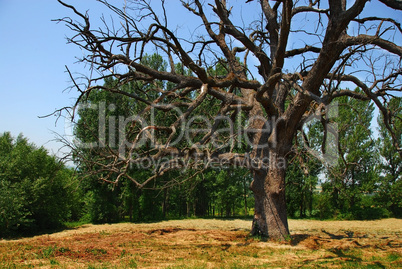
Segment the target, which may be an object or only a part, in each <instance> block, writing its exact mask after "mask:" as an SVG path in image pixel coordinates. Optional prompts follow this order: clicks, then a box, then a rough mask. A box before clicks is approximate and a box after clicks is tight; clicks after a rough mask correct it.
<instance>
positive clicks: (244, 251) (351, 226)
mask: <svg viewBox="0 0 402 269" xmlns="http://www.w3.org/2000/svg"><path fill="white" fill-rule="evenodd" d="M250 225H251V222H250V221H246V220H213V219H211V220H209V219H208V220H205V219H193V220H179V221H164V222H158V223H152V224H131V223H130V224H129V223H120V224H113V225H84V226H82V227H79V228H77V229H71V230H66V231H63V232H60V233H55V234H49V235H41V236H36V237H33V238H24V239H20V240H12V241H6V240H3V241H0V268H33V267H35V268H37V267H39V268H294V267H307V268H317V267H321V268H342V267H345V268H356V267H357V268H362V267H363V268H389V267H395V268H401V267H402V261H401V260H402V259H401V257H402V248H401V246H402V240H401V232H402V220H398V219H386V220H378V221H312V220H290V221H289V225H290V227H291V234H292V240H291V241H289V242H283V243H275V242H270V241H263V240H261V239H258V238H251V237H249V236H248V230H249V228H250Z"/></svg>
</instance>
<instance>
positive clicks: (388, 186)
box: [376, 97, 402, 217]
mask: <svg viewBox="0 0 402 269" xmlns="http://www.w3.org/2000/svg"><path fill="white" fill-rule="evenodd" d="M389 109H390V110H391V111H392V113H393V114H394V116H395V118H394V120H393V122H392V123H393V124H392V126H390V127H391V128H392V129H393V131H394V133H395V138H396V139H397V143H398V144H399V146H400V145H402V98H400V97H399V98H398V97H394V98H392V99H391V100H390V102H389ZM378 125H379V127H380V128H379V138H378V140H377V145H378V148H379V153H380V155H381V160H382V162H381V163H380V165H379V169H378V170H379V171H378V173H379V174H380V179H379V184H378V195H377V197H376V202H377V203H379V204H380V205H381V206H382V207H384V208H386V209H388V210H389V211H390V212H392V215H393V216H395V217H402V159H401V155H400V154H399V153H398V152H397V151H396V149H395V147H394V146H393V142H392V138H391V136H390V134H389V132H388V130H387V128H386V126H385V124H384V120H383V117H382V116H381V117H380V118H379V119H378Z"/></svg>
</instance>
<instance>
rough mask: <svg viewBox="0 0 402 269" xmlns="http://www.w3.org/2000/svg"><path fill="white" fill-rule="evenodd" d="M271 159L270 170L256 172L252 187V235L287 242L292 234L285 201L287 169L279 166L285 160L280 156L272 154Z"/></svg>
mask: <svg viewBox="0 0 402 269" xmlns="http://www.w3.org/2000/svg"><path fill="white" fill-rule="evenodd" d="M271 158H273V159H271ZM270 159H271V161H270V167H269V168H268V169H266V170H264V169H260V170H255V171H254V180H253V182H252V183H251V187H250V188H251V190H252V191H253V192H254V198H255V210H254V218H253V224H252V229H251V234H252V235H258V236H263V237H268V238H270V239H274V240H287V239H288V238H289V235H290V234H289V227H288V220H287V210H286V199H285V167H281V165H279V164H280V163H283V162H284V159H279V157H278V154H275V153H272V152H271V153H270ZM283 166H284V165H283Z"/></svg>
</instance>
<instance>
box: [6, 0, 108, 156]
mask: <svg viewBox="0 0 402 269" xmlns="http://www.w3.org/2000/svg"><path fill="white" fill-rule="evenodd" d="M68 3H72V4H74V5H78V7H80V9H79V10H82V11H84V12H85V11H86V10H88V9H90V12H91V13H95V14H98V13H99V12H102V11H101V10H99V9H100V8H102V5H99V4H96V3H95V1H79V0H69V1H68ZM67 15H72V13H71V12H70V10H68V9H66V8H65V7H63V6H61V5H60V4H59V3H58V2H57V1H56V0H35V1H33V0H18V1H15V0H0V34H1V41H0V58H1V60H0V133H3V132H5V131H10V132H11V134H12V135H13V136H17V135H18V134H20V133H22V134H23V135H24V136H26V137H27V138H28V139H29V141H31V142H33V143H35V144H36V145H38V146H42V145H43V146H45V147H46V148H47V149H49V151H50V152H51V153H56V152H57V150H58V148H59V147H60V144H57V143H56V142H54V141H51V140H53V139H54V138H55V135H54V133H53V132H57V133H59V134H64V126H65V122H64V119H60V120H59V121H58V122H57V124H56V117H48V118H44V119H43V118H39V116H44V115H47V114H50V113H52V112H53V111H54V110H55V109H59V108H61V107H64V106H68V105H71V104H72V103H73V101H74V100H73V98H74V97H76V96H77V94H76V92H75V91H74V90H72V91H70V92H68V91H64V90H65V89H66V88H67V87H68V86H70V85H71V82H70V81H69V76H68V74H67V73H65V71H66V69H65V65H67V66H69V68H70V69H71V70H74V71H76V72H83V73H85V72H86V71H84V70H83V69H82V68H83V66H82V65H77V64H74V62H75V61H76V59H75V57H76V56H80V55H81V54H82V52H81V51H80V50H79V49H78V48H77V47H75V46H73V45H67V44H66V38H65V37H66V35H69V34H71V32H69V31H68V29H67V28H66V27H65V26H64V25H63V24H57V23H56V22H53V21H51V20H52V19H58V18H62V17H64V16H67Z"/></svg>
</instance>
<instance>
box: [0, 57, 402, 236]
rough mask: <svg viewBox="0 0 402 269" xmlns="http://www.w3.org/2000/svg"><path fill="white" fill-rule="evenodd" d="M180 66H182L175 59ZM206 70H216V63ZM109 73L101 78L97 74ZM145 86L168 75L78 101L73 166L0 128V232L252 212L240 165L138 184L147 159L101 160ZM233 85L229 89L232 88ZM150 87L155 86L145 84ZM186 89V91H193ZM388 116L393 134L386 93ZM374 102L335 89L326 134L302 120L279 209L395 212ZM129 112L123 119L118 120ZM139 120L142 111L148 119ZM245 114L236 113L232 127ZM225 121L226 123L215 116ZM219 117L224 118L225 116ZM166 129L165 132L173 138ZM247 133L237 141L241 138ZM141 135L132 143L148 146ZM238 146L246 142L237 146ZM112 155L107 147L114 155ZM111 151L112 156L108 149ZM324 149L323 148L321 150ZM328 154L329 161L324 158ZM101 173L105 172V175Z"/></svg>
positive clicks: (393, 182)
mask: <svg viewBox="0 0 402 269" xmlns="http://www.w3.org/2000/svg"><path fill="white" fill-rule="evenodd" d="M143 61H145V62H146V64H147V65H149V66H152V67H153V68H154V69H155V70H166V68H167V64H166V63H165V62H164V61H163V60H162V58H161V57H160V56H158V55H151V56H149V55H148V56H145V57H143ZM176 69H177V70H181V72H182V73H183V74H184V75H189V74H188V71H186V70H185V69H184V68H180V66H178V67H177V68H176ZM209 72H216V73H218V74H219V73H222V74H223V73H224V72H226V71H225V69H224V68H223V66H221V65H217V66H216V68H215V69H214V70H209ZM113 83H116V82H115V81H114V80H112V79H107V80H106V81H105V84H109V86H110V85H113ZM148 87H160V88H163V89H169V88H170V87H174V85H170V84H169V83H165V82H161V81H156V82H155V81H153V82H152V83H150V84H142V83H140V82H138V81H131V82H129V83H127V84H125V85H124V86H121V87H120V90H121V91H122V92H124V94H116V93H111V92H106V91H104V90H93V91H92V92H91V94H90V95H88V96H87V98H86V99H85V100H84V99H83V100H81V107H80V108H79V109H78V111H77V113H78V121H77V122H76V123H75V129H74V135H75V140H74V143H76V144H73V145H69V146H71V147H72V148H73V149H74V150H73V151H72V160H73V161H74V166H75V168H74V169H72V168H68V167H66V166H65V165H64V164H63V163H62V162H60V161H59V160H57V159H56V158H55V157H53V156H50V155H49V154H48V152H47V151H46V150H45V149H44V148H43V147H40V148H38V147H36V146H35V145H33V144H31V143H29V142H28V140H27V138H24V137H23V136H22V135H20V136H18V137H17V138H14V137H12V136H11V134H10V133H4V134H2V135H1V137H0V237H4V236H15V235H22V234H28V233H32V232H40V231H43V230H46V229H54V228H58V227H62V226H63V225H64V223H66V222H72V221H80V222H92V223H107V222H118V221H135V222H139V221H152V220H161V219H166V218H170V219H171V218H184V217H193V216H196V217H233V216H252V215H253V213H254V212H253V208H254V198H253V195H252V192H251V191H250V189H249V187H250V184H251V180H252V176H251V175H250V173H249V171H248V170H246V169H242V168H229V167H216V168H209V169H207V170H189V169H184V170H183V169H182V170H174V171H170V172H167V173H164V174H161V175H160V176H159V177H157V178H155V179H153V180H152V181H150V182H149V183H148V184H147V185H145V187H143V188H139V186H137V185H135V184H134V183H133V181H132V180H130V179H129V178H128V177H131V178H135V179H136V182H140V183H141V182H146V181H147V180H148V179H149V178H150V177H151V176H152V173H151V169H154V166H153V164H152V163H143V164H142V165H138V164H132V165H130V166H127V168H126V169H127V171H126V175H127V176H128V177H126V178H120V177H119V173H118V171H117V172H113V171H110V170H108V169H107V168H108V167H109V166H108V165H109V163H111V162H116V161H122V160H120V159H119V158H118V157H119V156H118V155H115V156H114V155H113V154H110V153H111V152H116V151H118V147H119V144H118V142H119V141H118V140H119V139H121V138H122V134H123V138H127V139H128V140H130V139H131V140H132V139H135V136H130V132H129V130H128V129H129V128H137V129H138V128H139V127H138V126H134V124H133V126H131V127H130V126H128V125H129V123H130V122H131V123H135V121H136V120H135V118H132V116H133V115H138V114H139V113H140V112H141V111H144V109H145V105H144V104H142V103H138V102H135V100H133V98H130V94H135V95H137V97H138V98H144V99H146V98H147V97H149V96H147V95H148V94H152V93H150V92H149V91H147V88H148ZM232 90H233V91H236V89H232ZM153 94H154V93H153ZM192 98H194V96H192ZM216 102H217V101H216V99H214V98H211V99H206V100H205V102H203V104H202V105H201V106H200V107H199V108H198V111H195V115H200V116H203V118H201V117H200V120H199V121H197V119H196V118H195V120H194V122H193V124H194V125H196V126H197V128H200V129H202V128H205V124H206V123H205V122H206V121H210V122H213V119H209V118H207V117H208V115H209V114H211V115H215V114H217V113H215V112H217V111H213V112H214V113H208V115H206V114H205V113H204V111H206V110H209V111H212V110H217V109H219V105H218V104H217V103H216ZM388 105H389V109H391V111H392V113H394V115H398V116H399V118H398V117H395V118H396V120H397V122H395V123H394V124H395V126H397V127H398V128H397V130H396V132H397V133H396V137H397V139H399V141H398V143H399V145H401V144H402V141H401V140H402V98H399V97H392V98H390V101H389V103H388ZM168 113H171V114H167V113H165V112H163V111H161V110H155V111H154V114H153V115H152V117H153V118H152V120H154V121H155V122H156V124H159V125H163V124H165V125H166V126H168V125H170V123H169V122H168V121H173V120H175V119H176V118H177V117H178V116H179V115H177V113H176V114H174V113H175V111H173V112H172V111H170V112H168ZM374 115H375V113H374V106H373V104H372V103H370V102H363V101H361V100H359V101H356V100H353V99H351V98H349V97H347V96H344V97H342V98H341V99H339V102H338V105H337V106H336V110H335V113H334V114H333V115H332V118H331V119H326V121H327V122H326V124H327V125H328V124H331V125H332V127H333V128H334V132H333V133H334V137H332V138H331V139H330V138H329V137H328V134H327V138H326V139H325V137H324V134H325V132H324V129H323V124H322V122H320V121H319V120H312V121H310V123H308V124H305V125H304V126H303V128H301V131H300V133H299V135H298V136H297V137H296V138H295V139H296V142H297V143H296V146H295V147H294V148H293V150H292V154H291V155H289V156H287V157H288V168H287V174H286V199H287V210H288V214H289V216H290V217H293V218H319V219H334V218H335V219H375V218H382V217H401V216H402V183H401V177H402V161H401V157H400V155H399V154H398V152H397V151H396V150H395V147H393V145H392V140H391V138H390V137H389V136H388V132H387V130H386V128H385V126H384V123H383V119H382V118H378V119H377V123H378V127H377V128H373V127H372V122H373V119H374ZM127 119H128V120H127ZM147 120H148V119H147ZM246 121H247V119H246V117H245V115H243V114H240V115H238V117H237V118H236V119H235V120H234V122H233V128H236V126H238V125H243V124H244V123H245V122H246ZM223 127H225V126H223ZM226 127H227V126H226ZM174 139H175V137H173V138H172V140H174ZM323 141H327V142H328V143H332V145H331V146H332V149H333V150H334V151H335V152H336V153H337V154H335V155H333V156H335V158H334V159H331V160H329V161H330V162H328V160H326V161H327V162H322V161H320V160H319V159H320V156H317V154H316V153H318V152H321V149H322V147H323ZM179 143H183V144H181V145H180V147H181V148H190V146H191V145H190V144H186V143H189V140H186V141H184V140H183V141H180V142H179ZM242 144H246V143H240V145H242ZM151 146H152V145H150V144H149V143H148V142H147V143H144V145H143V146H141V147H140V148H138V149H137V150H139V151H142V152H148V151H150V149H151ZM236 150H238V152H245V151H244V149H242V148H241V147H239V148H238V149H236ZM113 156H114V157H113ZM113 158H114V159H113ZM327 158H329V157H327ZM325 163H327V164H328V163H330V165H323V164H325ZM108 178H109V179H110V178H114V179H115V180H114V181H113V182H110V180H108Z"/></svg>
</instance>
